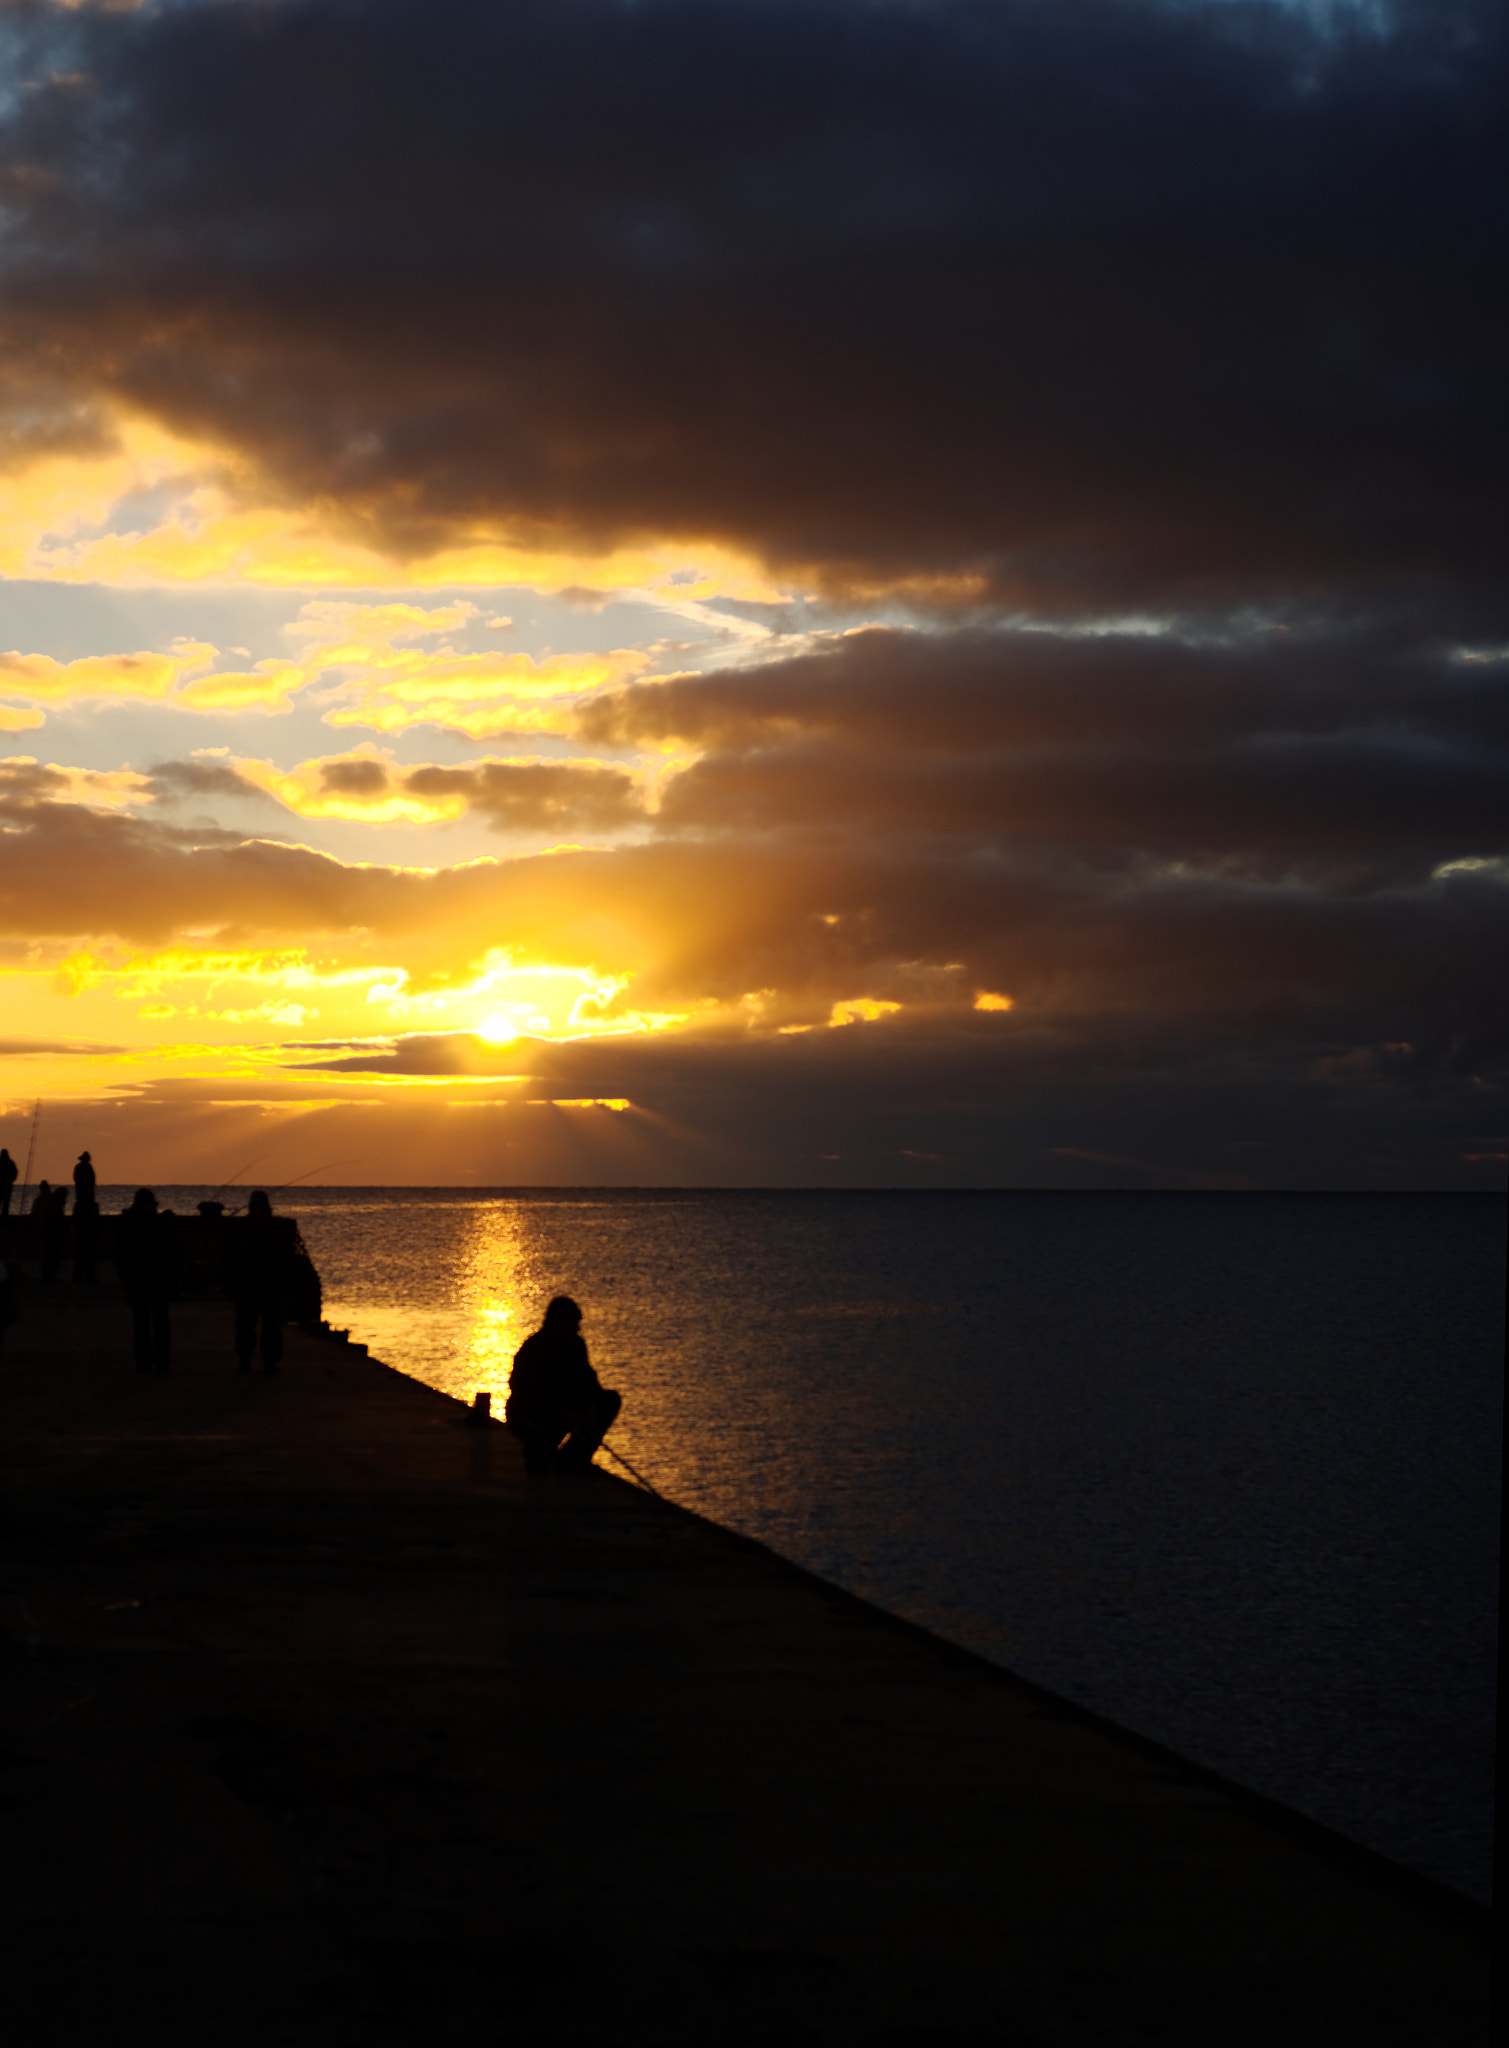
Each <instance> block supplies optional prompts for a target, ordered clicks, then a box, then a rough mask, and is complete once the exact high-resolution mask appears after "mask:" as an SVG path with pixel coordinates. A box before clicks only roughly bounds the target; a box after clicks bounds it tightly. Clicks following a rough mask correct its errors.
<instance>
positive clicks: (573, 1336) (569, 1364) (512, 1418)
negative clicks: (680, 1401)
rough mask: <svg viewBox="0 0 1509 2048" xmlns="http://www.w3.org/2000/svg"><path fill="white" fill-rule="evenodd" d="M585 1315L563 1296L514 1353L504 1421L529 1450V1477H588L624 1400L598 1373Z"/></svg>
mask: <svg viewBox="0 0 1509 2048" xmlns="http://www.w3.org/2000/svg"><path fill="white" fill-rule="evenodd" d="M581 1327H582V1312H581V1310H580V1309H579V1308H578V1307H577V1305H576V1303H575V1302H574V1301H572V1300H571V1298H570V1297H569V1295H565V1294H558V1295H557V1296H556V1298H555V1300H554V1301H552V1302H551V1304H550V1306H549V1307H548V1308H547V1309H546V1311H545V1320H544V1322H543V1323H542V1324H541V1326H540V1328H539V1329H538V1330H536V1331H535V1333H534V1335H533V1336H532V1337H526V1338H525V1339H524V1342H523V1343H522V1344H521V1345H520V1346H519V1348H518V1350H517V1352H515V1354H514V1361H513V1371H512V1372H511V1373H510V1374H509V1376H508V1405H507V1407H506V1408H505V1409H504V1411H503V1420H504V1421H505V1422H506V1423H507V1425H508V1427H509V1428H510V1429H511V1430H512V1431H513V1433H514V1435H515V1436H516V1437H519V1438H521V1439H522V1441H523V1445H524V1469H525V1471H526V1472H535V1473H539V1472H549V1471H550V1470H551V1469H552V1467H554V1469H555V1470H556V1471H557V1472H585V1471H587V1470H588V1468H589V1467H590V1466H591V1463H592V1457H593V1453H594V1452H595V1451H596V1449H597V1447H598V1445H599V1444H600V1443H601V1442H602V1440H603V1438H604V1437H605V1436H606V1435H607V1433H608V1431H609V1429H610V1428H611V1427H612V1426H613V1422H614V1419H615V1418H616V1416H617V1414H618V1411H619V1409H620V1408H621V1407H622V1406H623V1397H622V1395H620V1394H617V1393H615V1392H614V1390H613V1389H612V1388H611V1387H605V1386H604V1385H603V1383H602V1381H601V1380H600V1379H599V1378H598V1376H597V1374H596V1373H595V1372H594V1371H593V1370H592V1365H591V1361H590V1360H589V1359H588V1357H587V1347H586V1345H585V1344H584V1343H583V1341H582V1334H581Z"/></svg>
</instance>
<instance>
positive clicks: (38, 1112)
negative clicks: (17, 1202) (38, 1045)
mask: <svg viewBox="0 0 1509 2048" xmlns="http://www.w3.org/2000/svg"><path fill="white" fill-rule="evenodd" d="M41 1121H42V1098H41V1096H40V1095H39V1096H38V1097H37V1100H36V1104H35V1107H34V1108H33V1110H32V1113H31V1143H30V1144H29V1145H28V1146H27V1148H26V1178H25V1179H24V1180H23V1181H22V1183H21V1214H22V1215H23V1216H24V1215H25V1214H26V1197H27V1195H28V1194H29V1193H30V1192H31V1162H32V1155H33V1153H35V1151H36V1149H37V1125H38V1124H39V1123H40V1122H41Z"/></svg>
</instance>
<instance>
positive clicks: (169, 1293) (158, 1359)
mask: <svg viewBox="0 0 1509 2048" xmlns="http://www.w3.org/2000/svg"><path fill="white" fill-rule="evenodd" d="M179 1265H180V1255H179V1246H178V1223H177V1219H176V1217H175V1216H174V1215H173V1212H172V1211H171V1210H170V1209H165V1210H162V1211H159V1210H158V1207H157V1197H156V1195H154V1194H153V1192H152V1190H151V1189H150V1188H138V1189H137V1190H136V1193H135V1195H134V1196H133V1198H132V1202H131V1206H130V1208H129V1209H126V1210H123V1211H122V1213H121V1215H120V1216H118V1217H117V1218H116V1224H115V1270H116V1271H117V1272H118V1273H119V1274H120V1276H121V1285H122V1286H123V1287H124V1288H125V1290H126V1299H127V1301H128V1302H129V1303H130V1304H131V1337H132V1343H133V1347H134V1349H135V1353H136V1370H137V1371H138V1372H166V1371H167V1369H168V1360H169V1357H170V1356H171V1353H172V1332H171V1330H170V1327H169V1323H168V1309H169V1305H170V1303H171V1302H172V1299H173V1290H174V1289H175V1288H176V1287H177V1285H178V1273H179Z"/></svg>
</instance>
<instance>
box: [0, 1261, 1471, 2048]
mask: <svg viewBox="0 0 1509 2048" xmlns="http://www.w3.org/2000/svg"><path fill="white" fill-rule="evenodd" d="M175 1316H176V1329H177V1340H178V1352H177V1356H176V1359H175V1367H174V1370H173V1372H172V1373H171V1374H170V1375H168V1376H167V1377H164V1378H157V1377H147V1378H139V1377H137V1376H136V1375H135V1374H134V1373H133V1372H132V1371H131V1369H130V1361H129V1357H128V1352H127V1344H126V1341H125V1340H126V1337H127V1329H126V1321H127V1318H126V1314H125V1311H124V1310H123V1309H122V1308H121V1307H120V1306H119V1304H118V1303H117V1302H116V1301H115V1300H114V1299H113V1293H112V1290H110V1289H108V1288H106V1289H102V1290H101V1291H100V1294H99V1296H98V1297H96V1296H93V1295H90V1296H89V1297H88V1298H84V1297H83V1296H75V1295H74V1294H72V1293H70V1292H69V1291H67V1290H62V1289H59V1290H57V1291H55V1292H45V1291H42V1290H38V1289H35V1288H34V1289H33V1290H32V1292H31V1294H30V1295H29V1297H28V1300H27V1306H26V1316H25V1319H24V1320H23V1321H22V1322H21V1323H20V1324H18V1325H17V1326H16V1327H15V1328H13V1329H12V1330H11V1332H10V1333H9V1337H8V1340H7V1344H6V1350H5V1356H4V1360H3V1364H0V1415H3V1422H4V1435H3V1445H4V1448H3V1486H4V1492H3V1500H0V1509H3V1517H4V1520H3V1532H0V1533H3V1545H4V1552H3V1554H4V1577H3V1600H4V1606H3V1611H0V1622H3V1624H4V1628H5V1631H6V1633H5V1635H4V1637H3V1639H0V1646H3V1653H4V1662H5V1687H4V1691H5V1699H6V1707H7V1714H8V1719H9V1727H8V1730H7V1732H6V1736H5V1744H4V1750H5V1753H4V1777H3V1779H0V1796H3V1800H4V1818H5V1829H4V1839H5V1842H6V1847H5V1852H4V1860H5V1867H6V1874H7V1878H8V1887H7V1889H8V1893H9V1898H10V1904H9V1908H8V1911H7V1914H6V1916H5V1922H4V1927H5V1939H6V1947H7V1950H8V1951H9V1954H8V1958H7V1961H6V1963H5V1971H4V1980H3V1981H4V1999H5V2007H6V2012H7V2020H8V2034H9V2038H10V2039H11V2040H13V2041H14V2042H16V2043H17V2048H43V2044H51V2043H58V2044H67V2048H74V2044H77V2043H84V2042H93V2041H96V2040H99V2039H103V2038H105V2037H106V2036H107V2035H115V2034H117V2033H119V2032H123V2031H124V2032H125V2033H127V2034H129V2035H131V2036H137V2035H139V2036H141V2037H142V2038H144V2039H147V2040H150V2041H152V2042H153V2043H154V2048H168V2044H177V2043H194V2044H196V2048H211V2044H213V2048H233V2044H241V2043H246V2044H253V2043H255V2044H258V2048H261V2044H267V2043H275V2044H278V2048H289V2044H304V2043H308V2044H311V2048H312V2044H319V2048H345V2044H348V2043H351V2044H365V2043H372V2044H385V2043H409V2042H412V2043H415V2044H420V2043H422V2044H425V2048H450V2044H458V2048H459V2044H461V2043H463V2042H464V2043H467V2044H472V2043H476V2042H482V2041H503V2042H508V2041H516V2042H522V2043H533V2042H541V2043H571V2042H577V2043H599V2042H602V2043H610V2042H611V2043H666V2044H671V2043H677V2044H679V2043H687V2044H717V2043H724V2042H728V2043H767V2042H768V2043H784V2042H814V2043H817V2042H821V2043H824V2044H829V2043H861V2042H862V2043H875V2044H890V2048H943V2044H954V2048H963V2044H983V2043H987V2042H989V2043H1011V2044H1021V2048H1036V2044H1052V2043H1084V2044H1094V2048H1102V2044H1108V2048H1109V2044H1119V2043H1147V2044H1159V2048H1164V2044H1180V2043H1189V2044H1191V2048H1195V2044H1198V2048H1234V2044H1245V2043H1251V2044H1254V2048H1256V2044H1262V2048H1270V2044H1276V2043H1291V2042H1312V2041H1313V2042H1321V2041H1325V2042H1336V2041H1344V2042H1352V2041H1355V2042H1359V2043H1363V2042H1365V2043H1367V2044H1369V2048H1377V2044H1380V2043H1398V2044H1400V2048H1405V2044H1407V2048H1430V2044H1437V2043H1439V2044H1448V2043H1449V2044H1461V2043H1473V2044H1477V2043H1479V2042H1482V2041H1485V2040H1486V2039H1487V2018H1486V1976H1487V1963H1486V1947H1487V1937H1486V1916H1485V1915H1484V1914H1483V1913H1482V1912H1481V1911H1480V1910H1479V1909H1477V1908H1475V1907H1473V1906H1471V1905H1469V1904H1467V1903H1465V1902H1458V1901H1456V1900H1455V1899H1454V1898H1453V1897H1452V1896H1451V1895H1449V1894H1445V1893H1439V1892H1434V1891H1433V1890H1432V1889H1431V1888H1430V1887H1429V1886H1428V1885H1426V1884H1424V1883H1423V1882H1417V1881H1415V1880H1412V1879H1410V1878H1409V1877H1408V1876H1406V1875H1405V1874H1403V1873H1400V1872H1396V1871H1395V1870H1393V1869H1392V1867H1391V1866H1388V1865H1386V1864H1384V1863H1382V1862H1381V1861H1379V1860H1378V1859H1376V1858H1373V1857H1370V1856H1369V1855H1367V1854H1366V1853H1364V1852H1361V1851H1353V1850H1351V1849H1349V1848H1348V1847H1347V1846H1346V1845H1345V1844H1342V1843H1340V1842H1338V1841H1336V1840H1335V1838H1332V1837H1328V1836H1326V1835H1325V1834H1323V1833H1322V1832H1321V1831H1320V1830H1318V1829H1314V1828H1311V1827H1309V1826H1307V1825H1306V1824H1304V1823H1302V1822H1298V1821H1292V1820H1289V1819H1287V1818H1286V1817H1285V1816H1284V1815H1282V1814H1279V1813H1276V1812H1274V1811H1273V1810H1272V1809H1267V1808H1264V1807H1263V1806H1262V1805H1261V1804H1260V1803H1259V1802H1257V1801H1254V1800H1250V1799H1248V1798H1246V1797H1245V1796H1243V1795H1242V1794H1240V1793H1237V1792H1234V1791H1232V1790H1230V1789H1228V1788H1226V1787H1223V1786H1222V1785H1220V1784H1219V1783H1218V1782H1216V1781H1214V1780H1212V1779H1211V1778H1209V1777H1207V1776H1205V1775H1203V1774H1202V1773H1200V1772H1198V1771H1196V1770H1194V1769H1192V1768H1188V1767H1186V1766H1184V1765H1182V1764H1179V1763H1177V1762H1175V1761H1174V1760H1172V1759H1170V1758H1168V1757H1166V1756H1164V1755H1162V1754H1160V1753H1159V1752H1157V1751H1155V1750H1154V1749H1152V1748H1151V1747H1149V1746H1148V1745H1146V1744H1142V1743H1139V1742H1138V1741H1136V1740H1135V1739H1133V1738H1132V1737H1129V1736H1123V1735H1121V1734H1119V1733H1118V1732H1116V1731H1115V1730H1113V1729H1110V1728H1107V1727H1106V1726H1105V1725H1104V1724H1102V1723H1099V1722H1096V1721H1095V1720H1093V1719H1092V1718H1091V1717H1090V1716H1088V1715H1084V1714H1081V1713H1078V1712H1077V1711H1075V1710H1074V1709H1072V1708H1068V1707H1064V1706H1061V1705H1059V1704H1057V1703H1055V1702H1054V1701H1052V1700H1049V1699H1047V1698H1045V1697H1044V1696H1043V1695H1042V1694H1040V1693H1038V1692H1036V1691H1034V1690H1033V1689H1032V1688H1030V1687H1028V1686H1026V1685H1023V1684H1020V1683H1018V1682H1017V1681H1015V1680H1014V1679H1012V1678H1010V1677H1009V1676H1007V1675H1006V1674H1004V1673H1001V1672H998V1671H995V1670H993V1669H992V1668H991V1667H989V1666H988V1665H986V1664H984V1663H982V1662H980V1661H978V1660H977V1659H975V1658H972V1657H970V1656H968V1655H966V1654H964V1653H962V1652H957V1651H954V1650H952V1649H950V1648H949V1647H948V1646H947V1645H945V1644H943V1643H941V1642H939V1641H937V1640H936V1639H935V1638H933V1637H930V1636H928V1635H926V1634H925V1633H924V1632H922V1631H921V1630H918V1629H913V1628H910V1627H908V1626H907V1625H905V1624H903V1623H900V1622H895V1621H892V1620H890V1619H888V1618H887V1617H885V1616H883V1615H881V1614H878V1613H876V1612H875V1611H874V1610H872V1609H870V1608H867V1607H865V1606H864V1605H863V1604H862V1603H861V1602H859V1601H856V1600H853V1599H850V1598H848V1597H847V1596H845V1595H843V1594H841V1593H839V1592H837V1591H835V1590H833V1589H832V1588H829V1587H827V1586H824V1585H822V1584H820V1583H819V1582H818V1581H816V1580H814V1579H812V1578H810V1577H808V1576H807V1575H806V1574H804V1573H802V1572H800V1571H798V1570H796V1569H795V1568H793V1567H791V1566H788V1565H786V1564H783V1563H782V1562H780V1561H779V1560H778V1559H776V1558H775V1557H773V1556H771V1555H770V1554H769V1553H768V1552H766V1551H763V1550H762V1549H760V1548H759V1547H758V1546H757V1545H754V1544H751V1543H747V1542H745V1541H743V1540H741V1539H739V1538H737V1537H734V1536H732V1535H729V1534H726V1533H725V1532H723V1531H721V1530H718V1529H715V1528H712V1527H710V1526H709V1525H707V1524H706V1523H704V1522H701V1521H699V1520H697V1519H696V1518H695V1517H693V1516H690V1515H688V1514H685V1513H683V1512H681V1511H680V1510H678V1509H676V1508H673V1507H670V1506H668V1505H666V1504H664V1503H662V1502H660V1501H657V1500H655V1499H652V1498H650V1497H649V1496H647V1495H645V1494H642V1493H639V1492H637V1491H635V1490H634V1489H633V1488H632V1487H630V1486H629V1485H627V1484H625V1483H622V1482H620V1481H617V1480H614V1479H612V1478H610V1477H608V1476H607V1475H606V1474H603V1473H594V1474H592V1475H591V1476H589V1477H587V1478H584V1479H580V1480H576V1481H571V1480H563V1481H556V1480H550V1481H545V1482H536V1483H526V1481H525V1479H524V1477H523V1474H522V1472H521V1471H520V1469H519V1464H518V1458H517V1451H516V1447H515V1446H514V1445H513V1443H512V1442H511V1441H510V1440H509V1439H508V1438H507V1437H506V1436H505V1435H504V1434H503V1432H502V1431H501V1430H499V1429H497V1428H496V1427H493V1428H491V1429H474V1428H470V1427H468V1421H467V1414H466V1411H465V1410H464V1409H462V1408H460V1407H458V1406H457V1404H455V1403H454V1402H451V1401H449V1400H447V1399H446V1398H445V1397H444V1396H442V1395H440V1394H437V1393H434V1392H432V1391H430V1390H429V1389H427V1388H425V1387H422V1386H420V1385H418V1384H417V1383H415V1382H413V1381H411V1380H408V1379H406V1378H404V1377H403V1376H402V1375H401V1374H399V1373H396V1372H391V1371H388V1370H387V1369H385V1368H383V1367H381V1366H378V1365H375V1364H372V1363H369V1362H368V1361H366V1360H365V1359H364V1358H362V1357H360V1356H359V1355H358V1354H356V1353H354V1352H352V1351H350V1350H348V1349H345V1348H342V1347H340V1346H337V1345H333V1344H330V1343H320V1342H317V1341H315V1340H313V1339H310V1338H305V1337H300V1336H297V1335H295V1336H293V1337H292V1338H291V1341H290V1345H289V1355H288V1357H287V1358H286V1360H285V1363H284V1369H283V1372H282V1374H281V1375H280V1376H279V1377H278V1378H275V1379H273V1378H268V1379H264V1378H262V1377H260V1376H253V1377H251V1378H241V1377H238V1376H237V1375H236V1373H235V1372H234V1371H233V1370H232V1369H231V1365H232V1361H231V1359H230V1354H229V1349H228V1345H229V1318H230V1311H229V1309H228V1308H227V1307H226V1306H224V1305H211V1304H190V1305H186V1306H182V1307H180V1308H178V1309H177V1310H176V1311H175Z"/></svg>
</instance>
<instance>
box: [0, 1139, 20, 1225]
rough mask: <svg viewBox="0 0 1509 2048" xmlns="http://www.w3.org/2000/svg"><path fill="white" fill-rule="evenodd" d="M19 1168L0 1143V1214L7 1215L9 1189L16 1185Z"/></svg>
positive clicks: (8, 1212)
mask: <svg viewBox="0 0 1509 2048" xmlns="http://www.w3.org/2000/svg"><path fill="white" fill-rule="evenodd" d="M19 1171H20V1168H19V1167H18V1166H17V1165H16V1162H15V1160H14V1159H12V1158H11V1156H10V1153H9V1152H8V1151H7V1150H6V1148H5V1147H4V1146H3V1145H0V1216H9V1214H10V1198H11V1191H12V1189H13V1188H14V1187H15V1185H16V1175H17V1174H18V1173H19Z"/></svg>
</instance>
